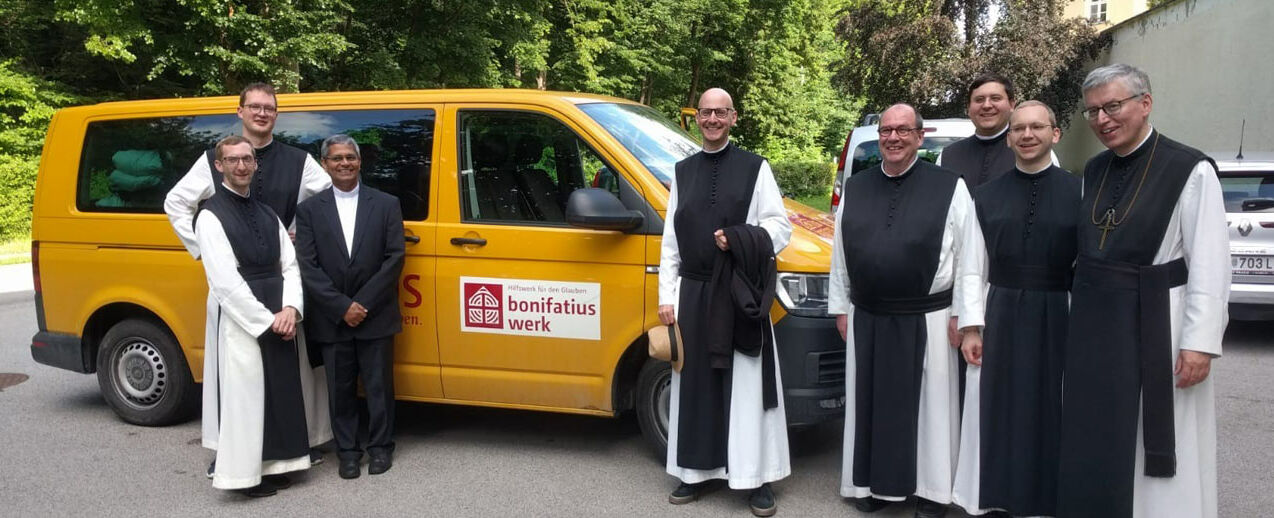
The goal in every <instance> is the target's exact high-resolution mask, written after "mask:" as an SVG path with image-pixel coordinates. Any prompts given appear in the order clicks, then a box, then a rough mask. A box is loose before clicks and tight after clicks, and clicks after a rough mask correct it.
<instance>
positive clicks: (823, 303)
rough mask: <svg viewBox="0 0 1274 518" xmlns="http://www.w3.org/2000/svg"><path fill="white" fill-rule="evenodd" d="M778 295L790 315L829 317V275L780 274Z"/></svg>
mask: <svg viewBox="0 0 1274 518" xmlns="http://www.w3.org/2000/svg"><path fill="white" fill-rule="evenodd" d="M778 279H779V287H778V289H777V290H775V291H776V294H777V295H778V297H779V303H780V304H783V309H785V310H787V312H788V313H791V314H793V315H797V316H802V317H826V316H827V290H828V287H829V285H830V283H831V280H830V278H828V276H827V274H825V273H823V274H812V273H785V272H779V274H778Z"/></svg>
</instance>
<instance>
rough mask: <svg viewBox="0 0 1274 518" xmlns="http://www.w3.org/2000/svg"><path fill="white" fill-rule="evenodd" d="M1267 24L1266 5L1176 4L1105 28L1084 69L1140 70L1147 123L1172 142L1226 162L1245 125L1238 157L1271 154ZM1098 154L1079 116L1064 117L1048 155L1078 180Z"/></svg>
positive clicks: (1272, 71)
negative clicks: (1104, 41)
mask: <svg viewBox="0 0 1274 518" xmlns="http://www.w3.org/2000/svg"><path fill="white" fill-rule="evenodd" d="M1270 20H1274V2H1271V1H1270V0H1177V1H1176V2H1173V3H1170V4H1167V5H1163V6H1160V7H1158V8H1155V9H1153V10H1151V11H1148V12H1146V13H1144V14H1142V15H1141V16H1137V17H1135V18H1132V19H1130V20H1127V21H1125V22H1124V23H1122V24H1119V25H1117V26H1115V27H1112V28H1111V29H1110V30H1109V31H1108V34H1110V35H1111V37H1112V44H1111V47H1110V49H1109V50H1108V51H1107V52H1106V53H1105V54H1104V55H1102V56H1099V57H1098V58H1097V60H1096V62H1095V63H1093V64H1092V65H1091V66H1090V67H1089V68H1090V69H1091V68H1096V67H1097V66H1100V65H1105V64H1110V63H1128V64H1130V65H1133V66H1136V67H1138V68H1141V69H1142V70H1145V71H1146V73H1147V74H1149V75H1150V85H1151V89H1152V91H1153V94H1152V98H1153V99H1154V107H1153V111H1152V112H1151V114H1150V123H1151V124H1152V125H1153V126H1154V127H1155V128H1156V129H1158V130H1160V131H1161V132H1163V133H1164V134H1165V135H1167V136H1169V137H1172V138H1173V139H1176V140H1178V141H1181V142H1183V143H1185V144H1187V145H1190V146H1193V147H1196V148H1198V149H1200V150H1203V151H1206V152H1225V153H1227V154H1232V153H1233V152H1234V151H1236V150H1237V149H1238V145H1239V129H1240V123H1241V121H1243V120H1244V119H1246V120H1247V130H1246V135H1245V138H1244V144H1243V149H1244V151H1245V152H1252V151H1274V86H1272V85H1274V58H1272V57H1274V37H1270V32H1271V30H1274V29H1271V27H1270ZM1076 87H1077V88H1078V85H1077V86H1076ZM1081 108H1082V106H1081ZM1059 116H1062V117H1064V116H1063V115H1061V114H1059ZM1103 149H1105V148H1104V147H1102V145H1101V143H1100V142H1098V141H1097V138H1096V137H1095V136H1093V133H1092V131H1091V130H1090V129H1089V127H1088V121H1086V120H1085V119H1084V117H1083V115H1081V114H1080V113H1079V112H1078V111H1077V112H1076V113H1074V114H1071V123H1070V128H1069V129H1068V130H1067V131H1066V134H1065V135H1063V136H1062V141H1061V143H1060V144H1058V146H1057V149H1056V152H1057V156H1058V159H1059V161H1060V162H1061V163H1062V166H1063V167H1065V168H1067V169H1070V170H1071V171H1075V172H1080V171H1082V170H1083V165H1084V162H1085V161H1087V160H1088V158H1090V157H1092V156H1093V155H1094V154H1096V153H1098V152H1099V151H1102V150H1103Z"/></svg>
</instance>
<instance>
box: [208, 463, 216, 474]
mask: <svg viewBox="0 0 1274 518" xmlns="http://www.w3.org/2000/svg"><path fill="white" fill-rule="evenodd" d="M216 473H217V459H212V462H210V463H208V478H212V476H213V475H214V474H216Z"/></svg>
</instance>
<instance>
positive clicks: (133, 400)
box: [111, 339, 167, 408]
mask: <svg viewBox="0 0 1274 518" xmlns="http://www.w3.org/2000/svg"><path fill="white" fill-rule="evenodd" d="M116 351H117V352H116V353H115V356H116V357H115V358H114V360H115V361H113V362H111V363H112V364H114V365H115V366H116V368H115V376H114V377H115V383H114V385H115V389H116V391H117V392H118V393H119V395H120V396H122V397H123V399H124V400H125V401H127V402H128V403H129V404H130V405H133V406H136V407H138V408H146V407H151V406H154V405H155V403H158V402H159V399H160V397H162V396H163V394H164V385H165V378H166V377H167V376H166V373H165V370H166V368H165V365H164V357H163V356H162V355H161V354H159V351H158V350H157V349H156V348H155V346H154V345H153V344H151V343H150V342H147V341H145V340H141V339H133V340H132V341H130V342H129V343H128V344H126V345H124V346H123V347H120V348H119V349H116Z"/></svg>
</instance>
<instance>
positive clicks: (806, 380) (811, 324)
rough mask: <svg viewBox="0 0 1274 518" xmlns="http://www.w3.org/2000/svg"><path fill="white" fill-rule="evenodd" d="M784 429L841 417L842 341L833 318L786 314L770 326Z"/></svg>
mask: <svg viewBox="0 0 1274 518" xmlns="http://www.w3.org/2000/svg"><path fill="white" fill-rule="evenodd" d="M774 338H775V343H776V345H777V346H778V354H779V372H780V373H781V374H782V376H783V402H784V404H786V405H787V424H788V426H809V425H815V424H818V423H823V422H826V421H832V420H836V419H840V418H843V417H844V416H845V341H844V340H841V337H840V332H838V331H837V330H836V319H835V318H827V317H800V316H795V315H791V314H789V315H787V316H785V317H783V319H782V320H780V321H779V322H778V323H777V324H774Z"/></svg>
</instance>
